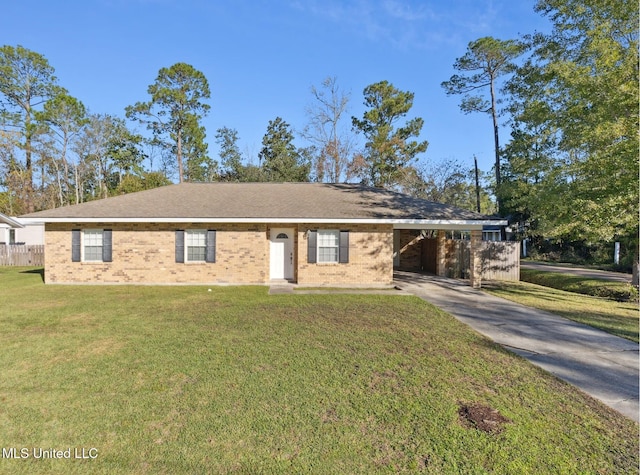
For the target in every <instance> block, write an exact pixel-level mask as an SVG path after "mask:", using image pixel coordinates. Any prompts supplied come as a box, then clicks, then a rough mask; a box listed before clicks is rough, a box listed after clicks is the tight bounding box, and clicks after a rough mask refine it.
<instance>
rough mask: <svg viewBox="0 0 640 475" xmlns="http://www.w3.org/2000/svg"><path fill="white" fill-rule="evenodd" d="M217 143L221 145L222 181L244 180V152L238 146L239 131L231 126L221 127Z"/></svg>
mask: <svg viewBox="0 0 640 475" xmlns="http://www.w3.org/2000/svg"><path fill="white" fill-rule="evenodd" d="M216 143H217V144H218V146H219V147H220V152H219V156H220V164H221V165H222V171H221V174H220V179H221V180H222V181H244V180H243V179H242V178H243V165H242V154H241V153H240V149H239V148H238V131H237V130H235V129H231V128H229V127H221V128H219V129H218V130H217V131H216Z"/></svg>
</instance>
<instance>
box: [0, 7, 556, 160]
mask: <svg viewBox="0 0 640 475" xmlns="http://www.w3.org/2000/svg"><path fill="white" fill-rule="evenodd" d="M533 6H534V2H533V1H526V0H516V1H513V0H422V1H417V0H412V1H410V0H404V1H401V0H234V1H231V0H224V1H222V0H221V1H214V0H211V1H206V0H81V1H78V0H66V1H63V2H55V1H51V0H31V1H28V2H27V1H24V2H18V1H7V0H5V1H4V2H3V6H2V17H1V18H0V32H1V37H2V40H1V43H2V44H8V45H13V46H15V45H18V44H20V45H22V46H24V47H26V48H28V49H31V50H33V51H36V52H38V53H40V54H42V55H44V56H45V57H46V58H47V59H48V61H49V63H50V64H51V65H52V66H53V67H54V68H55V70H56V75H57V77H58V79H59V83H60V85H61V86H63V87H65V88H66V89H68V90H69V92H70V94H71V95H73V96H75V97H77V98H78V99H80V100H81V101H82V102H83V103H84V104H85V106H86V107H87V108H88V109H89V110H90V111H91V112H94V113H108V114H113V115H117V116H120V117H124V108H125V107H126V106H127V105H131V104H134V103H135V102H137V101H146V100H148V94H147V92H146V91H147V87H148V86H149V85H150V84H151V83H153V82H154V80H155V78H156V76H157V73H158V70H159V69H160V68H162V67H169V66H171V65H173V64H175V63H177V62H185V63H189V64H191V65H192V66H194V67H195V68H196V69H198V70H200V71H202V72H203V73H204V74H205V76H206V77H207V80H208V81H209V85H210V88H211V100H210V101H209V104H210V105H211V111H210V113H209V115H208V116H207V118H206V119H205V120H204V121H203V125H204V126H205V127H206V129H207V141H208V143H209V150H210V155H211V156H212V157H214V158H215V157H217V152H218V149H217V146H216V144H215V142H214V135H215V131H216V129H218V128H219V127H222V126H227V127H231V128H234V129H236V130H238V133H239V136H240V148H241V150H242V151H243V153H246V154H247V155H249V156H257V153H258V151H259V150H260V144H261V140H262V136H263V135H264V133H265V131H266V128H267V124H268V122H269V120H272V119H275V118H276V117H278V116H280V117H282V118H283V119H284V120H286V121H287V122H288V123H289V124H291V125H292V127H293V128H294V130H301V129H302V128H303V127H304V125H305V124H306V122H307V116H306V115H305V108H306V107H307V106H308V105H309V104H310V103H312V100H311V94H310V92H309V90H310V87H311V86H312V85H317V86H319V85H320V83H321V81H322V80H323V79H324V78H325V77H327V76H335V77H337V80H338V84H339V86H340V88H341V89H342V90H343V91H345V92H348V93H350V95H351V100H350V114H349V116H351V115H355V116H357V117H361V116H362V113H363V112H364V110H365V109H364V106H363V104H362V103H363V95H362V91H363V89H364V88H365V87H366V86H367V85H369V84H372V83H375V82H378V81H381V80H388V81H390V82H391V83H393V85H394V86H396V87H397V88H399V89H401V90H407V91H411V92H413V93H415V99H414V106H413V109H412V110H411V112H410V117H415V116H419V117H422V118H423V119H424V121H425V125H424V128H423V131H422V136H421V139H423V140H427V141H429V148H428V149H427V152H426V153H425V154H424V156H423V157H422V159H423V160H427V161H441V160H449V159H455V160H459V161H461V162H463V163H465V164H469V165H470V166H471V164H472V163H473V155H474V154H475V155H476V156H477V157H478V160H479V163H480V168H481V169H483V170H485V171H488V170H489V169H490V168H491V166H492V164H493V160H492V156H493V137H492V126H491V119H490V117H489V116H488V115H482V114H472V115H465V114H462V113H461V112H460V111H459V108H458V102H459V98H456V97H447V96H446V95H445V93H444V90H443V89H442V88H441V86H440V83H441V82H442V81H444V80H447V79H448V78H449V77H450V76H451V75H452V74H453V73H454V71H453V68H452V65H453V63H454V61H455V59H456V58H457V57H459V56H462V55H463V54H464V53H465V50H466V47H467V45H468V43H469V42H470V41H473V40H475V39H478V38H480V37H483V36H494V37H496V38H499V39H509V38H517V37H518V35H520V34H524V33H533V32H534V31H545V30H548V28H549V26H548V25H549V23H548V21H547V20H546V19H545V18H544V17H542V16H540V15H539V14H538V13H535V12H534V10H533ZM136 127H137V128H138V130H142V129H141V126H136ZM507 138H508V130H507V129H504V132H503V137H502V141H503V142H504V141H506V139H507ZM296 144H297V145H299V146H303V145H306V144H305V143H304V141H303V140H301V139H300V138H298V139H297V140H296Z"/></svg>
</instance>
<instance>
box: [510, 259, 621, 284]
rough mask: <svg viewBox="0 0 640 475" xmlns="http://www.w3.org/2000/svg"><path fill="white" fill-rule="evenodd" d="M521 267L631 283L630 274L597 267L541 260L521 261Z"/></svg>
mask: <svg viewBox="0 0 640 475" xmlns="http://www.w3.org/2000/svg"><path fill="white" fill-rule="evenodd" d="M520 267H521V268H522V269H532V270H541V271H548V272H560V273H562V274H573V275H579V276H582V277H587V278H590V279H602V280H612V281H614V282H628V283H631V274H623V273H621V272H607V271H604V270H597V269H586V268H584V267H574V266H568V265H567V266H565V265H562V264H547V263H543V262H533V261H522V262H520Z"/></svg>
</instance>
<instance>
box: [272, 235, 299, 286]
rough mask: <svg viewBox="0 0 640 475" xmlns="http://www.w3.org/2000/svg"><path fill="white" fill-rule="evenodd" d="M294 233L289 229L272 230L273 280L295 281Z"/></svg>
mask: <svg viewBox="0 0 640 475" xmlns="http://www.w3.org/2000/svg"><path fill="white" fill-rule="evenodd" d="M293 233H294V230H293V229H289V228H272V229H271V245H270V250H271V251H270V253H269V254H270V262H271V264H270V273H269V277H270V278H271V279H293Z"/></svg>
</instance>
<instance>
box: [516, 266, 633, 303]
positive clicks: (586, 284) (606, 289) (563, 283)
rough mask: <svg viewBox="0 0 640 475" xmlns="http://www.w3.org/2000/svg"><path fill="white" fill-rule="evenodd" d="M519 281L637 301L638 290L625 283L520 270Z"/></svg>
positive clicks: (557, 273)
mask: <svg viewBox="0 0 640 475" xmlns="http://www.w3.org/2000/svg"><path fill="white" fill-rule="evenodd" d="M520 279H521V280H522V281H524V282H530V283H532V284H538V285H543V286H545V287H551V288H554V289H558V290H565V291H567V292H576V293H579V294H584V295H591V296H594V297H603V298H607V299H610V300H616V301H620V302H637V301H638V289H636V288H635V287H634V286H632V285H631V284H628V283H625V282H611V281H606V280H601V279H593V278H588V277H582V276H578V275H572V274H565V273H560V272H548V271H546V270H533V269H520Z"/></svg>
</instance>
